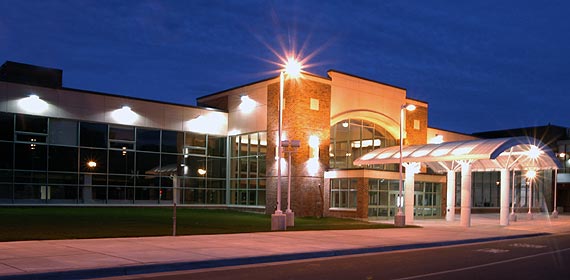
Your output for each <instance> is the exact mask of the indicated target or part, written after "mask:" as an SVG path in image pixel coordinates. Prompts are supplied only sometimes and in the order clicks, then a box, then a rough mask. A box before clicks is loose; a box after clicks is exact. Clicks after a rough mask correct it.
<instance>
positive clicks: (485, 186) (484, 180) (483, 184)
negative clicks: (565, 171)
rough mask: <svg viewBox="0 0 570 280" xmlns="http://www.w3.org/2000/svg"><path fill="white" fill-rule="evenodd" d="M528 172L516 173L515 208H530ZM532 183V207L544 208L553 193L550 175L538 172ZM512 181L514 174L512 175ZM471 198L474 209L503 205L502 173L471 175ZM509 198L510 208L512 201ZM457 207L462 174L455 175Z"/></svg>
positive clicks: (477, 173)
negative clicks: (547, 198)
mask: <svg viewBox="0 0 570 280" xmlns="http://www.w3.org/2000/svg"><path fill="white" fill-rule="evenodd" d="M525 173H526V172H522V176H521V172H520V171H516V172H515V180H514V184H515V207H516V208H518V207H523V208H524V207H528V198H529V193H530V190H529V187H530V184H529V183H530V182H529V179H527V178H526V177H525V176H524V175H525ZM536 174H537V175H536V177H535V178H534V180H533V182H532V200H533V202H532V205H533V207H542V206H543V205H545V204H544V202H545V200H546V195H547V194H550V193H551V192H550V191H549V190H547V187H549V186H550V184H551V183H552V182H551V180H550V179H549V176H550V175H549V173H548V172H546V171H538V172H537V173H536ZM509 176H510V179H511V180H512V178H513V177H512V173H510V175H509ZM471 180H472V183H471V184H472V185H471V196H472V198H471V199H472V202H473V207H481V208H496V207H500V203H501V185H500V183H501V173H500V172H473V173H471ZM511 183H512V182H511ZM509 188H512V186H509ZM511 198H512V197H509V207H510V205H511V202H512V201H511V200H512V199H511ZM455 205H456V206H458V207H459V206H461V173H457V174H456V175H455Z"/></svg>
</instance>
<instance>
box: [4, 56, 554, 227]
mask: <svg viewBox="0 0 570 280" xmlns="http://www.w3.org/2000/svg"><path fill="white" fill-rule="evenodd" d="M62 73H63V71H62V70H58V69H50V68H45V67H38V66H32V65H26V64H21V63H15V62H6V63H5V64H4V65H3V66H2V68H0V93H1V95H0V153H1V154H2V157H1V158H0V203H1V204H3V205H52V204H60V205H161V204H169V205H170V204H172V203H173V198H174V199H175V200H176V201H177V202H178V204H179V205H191V206H200V207H228V208H245V209H249V210H257V211H264V212H266V213H273V212H274V211H275V209H276V202H277V187H276V186H277V177H278V176H277V162H278V160H277V156H276V155H277V152H276V151H277V145H276V144H277V142H278V141H277V134H278V133H277V131H278V119H279V107H278V103H279V102H278V100H279V91H280V78H279V77H272V78H269V79H266V80H262V81H258V82H255V83H251V84H247V85H244V86H239V87H236V88H232V89H229V90H224V91H221V92H217V93H213V94H211V95H207V96H203V97H200V98H198V100H197V103H198V106H197V107H196V106H187V105H181V104H171V103H165V102H159V101H152V100H143V99H138V98H131V97H125V96H119V95H114V94H107V93H99V92H92V91H86V90H78V89H71V88H66V87H63V84H62ZM283 89H284V90H283V95H284V102H283V106H282V107H283V117H282V127H283V135H284V137H283V138H284V139H287V140H299V141H300V146H299V147H298V148H292V147H286V148H284V150H285V155H284V157H283V159H282V166H283V168H282V174H283V176H282V181H281V187H282V188H281V191H282V192H281V193H282V210H285V209H286V207H287V203H286V201H287V200H288V197H287V186H288V181H287V176H286V175H287V174H288V172H289V171H290V173H291V197H290V201H291V208H292V209H293V210H294V211H295V213H296V215H297V216H335V217H347V218H359V219H375V218H391V217H393V216H394V214H395V209H396V199H397V195H398V178H399V177H398V176H399V173H398V165H396V164H381V165H368V166H355V165H354V163H353V162H354V160H356V159H357V158H359V157H360V156H362V155H364V154H366V153H368V152H370V151H373V150H375V149H378V148H382V147H390V146H395V145H398V143H399V141H400V140H399V138H400V136H399V135H400V133H399V130H400V114H401V113H402V112H404V113H405V115H404V117H403V120H404V122H403V123H402V127H403V129H404V137H405V139H404V144H405V145H419V144H426V143H428V142H434V143H439V142H449V141H460V140H474V139H477V137H475V136H472V135H466V134H462V133H457V132H452V131H447V130H443V129H436V128H432V127H429V126H428V103H427V102H425V101H420V100H414V99H411V98H408V97H407V92H406V89H404V88H401V87H397V86H393V85H389V84H385V83H381V82H377V81H373V80H369V79H365V78H362V77H357V76H354V75H350V74H347V73H343V72H340V71H336V70H330V71H329V72H328V77H320V76H316V75H312V74H304V75H303V77H302V78H300V79H286V80H285V81H284V83H283ZM403 104H413V105H415V106H416V110H414V111H406V110H402V105H403ZM289 156H290V158H291V161H290V162H289V161H288V157H289ZM476 176H479V175H475V177H476ZM497 176H498V175H497V174H495V173H489V174H486V173H485V174H481V175H480V180H479V179H476V180H474V186H476V185H477V184H479V185H480V186H481V190H482V191H481V192H480V193H481V194H480V195H479V194H478V193H477V192H474V194H473V205H474V207H476V208H481V209H483V210H484V209H491V210H493V208H496V207H498V205H496V204H498V202H497V201H498V196H497V192H498V190H497V188H496V187H497V185H496V181H497ZM541 184H542V185H545V184H546V185H548V184H549V182H545V183H541ZM475 188H477V187H475ZM537 189H539V190H547V189H549V188H545V187H544V186H543V187H541V188H537ZM551 196H552V194H551V193H547V192H546V191H545V192H543V197H545V198H547V199H551V198H550V197H551ZM414 201H415V206H416V207H415V215H416V216H418V217H442V216H443V215H445V208H446V205H445V204H446V176H445V175H441V174H435V173H434V172H432V171H431V170H430V169H429V168H426V167H423V168H422V169H421V170H420V174H418V175H416V179H415V191H414ZM457 205H459V202H458V203H457ZM521 206H522V205H521ZM496 209H498V208H496Z"/></svg>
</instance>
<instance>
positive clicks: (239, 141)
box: [212, 132, 267, 205]
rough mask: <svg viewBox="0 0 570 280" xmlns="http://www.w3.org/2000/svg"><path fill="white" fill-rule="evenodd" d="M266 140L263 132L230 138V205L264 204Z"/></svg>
mask: <svg viewBox="0 0 570 280" xmlns="http://www.w3.org/2000/svg"><path fill="white" fill-rule="evenodd" d="M266 139H267V133H266V132H255V133H250V134H243V135H237V136H232V137H230V143H231V151H230V154H231V158H230V162H231V165H230V166H231V167H230V168H231V171H230V186H231V188H232V190H231V193H230V201H229V203H230V204H237V205H265V157H266V155H265V154H266V151H267V140H266ZM212 164H215V163H212ZM218 164H222V162H218ZM214 168H215V167H212V169H214ZM212 172H215V171H213V170H212Z"/></svg>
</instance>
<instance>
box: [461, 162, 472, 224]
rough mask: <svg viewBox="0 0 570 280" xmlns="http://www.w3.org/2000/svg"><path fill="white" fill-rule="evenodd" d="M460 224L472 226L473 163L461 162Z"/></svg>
mask: <svg viewBox="0 0 570 280" xmlns="http://www.w3.org/2000/svg"><path fill="white" fill-rule="evenodd" d="M459 224H460V225H462V226H464V227H470V226H471V163H470V162H468V161H462V162H461V220H460V223H459Z"/></svg>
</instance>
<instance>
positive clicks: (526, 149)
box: [354, 137, 562, 173]
mask: <svg viewBox="0 0 570 280" xmlns="http://www.w3.org/2000/svg"><path fill="white" fill-rule="evenodd" d="M459 161H469V162H471V170H472V171H498V170H501V169H505V168H507V169H509V170H523V169H536V170H541V169H558V168H562V166H561V164H560V162H559V161H558V159H556V156H555V155H554V153H553V152H552V150H551V149H550V148H549V147H548V146H546V145H544V144H543V143H542V142H541V141H539V140H538V139H535V138H532V137H510V138H498V139H478V140H467V141H456V142H446V143H442V144H425V145H413V146H405V147H403V148H402V162H421V163H425V164H426V165H427V166H429V167H430V168H431V169H433V170H434V171H435V172H438V173H442V172H446V171H450V170H455V169H456V168H457V166H458V164H457V162H459ZM390 163H400V147H399V146H392V147H387V148H380V149H376V150H374V151H372V152H369V153H367V154H365V155H363V156H361V157H359V158H358V159H356V160H355V161H354V164H355V165H370V164H390Z"/></svg>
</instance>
